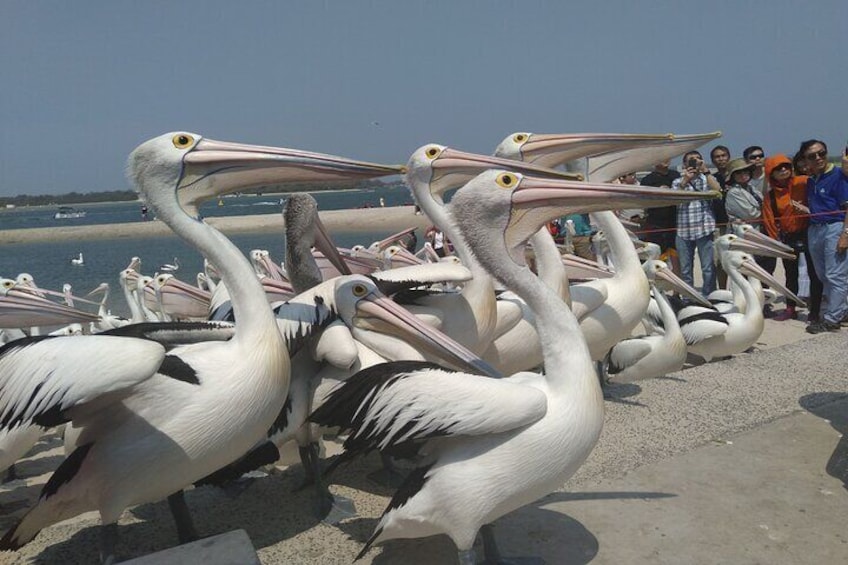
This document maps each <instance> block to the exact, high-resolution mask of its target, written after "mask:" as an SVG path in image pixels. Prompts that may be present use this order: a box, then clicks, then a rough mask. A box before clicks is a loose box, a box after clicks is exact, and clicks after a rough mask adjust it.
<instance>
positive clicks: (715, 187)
mask: <svg viewBox="0 0 848 565" xmlns="http://www.w3.org/2000/svg"><path fill="white" fill-rule="evenodd" d="M704 176H706V177H707V188H709V189H710V190H712V191H713V192H721V185H720V184H719V183H718V179H717V178H715V177H714V176H713V175H712V174H706V173H705V175H704Z"/></svg>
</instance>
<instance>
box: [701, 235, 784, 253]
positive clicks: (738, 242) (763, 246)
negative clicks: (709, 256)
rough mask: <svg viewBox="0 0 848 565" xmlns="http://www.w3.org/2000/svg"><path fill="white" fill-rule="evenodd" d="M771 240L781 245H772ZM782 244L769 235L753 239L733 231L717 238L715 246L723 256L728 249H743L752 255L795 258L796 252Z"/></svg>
mask: <svg viewBox="0 0 848 565" xmlns="http://www.w3.org/2000/svg"><path fill="white" fill-rule="evenodd" d="M757 233H759V232H757ZM770 242H774V243H777V244H779V245H780V246H781V247H778V246H777V245H772V244H771V243H770ZM782 246H783V244H782V243H780V242H779V241H776V240H773V239H771V238H770V237H767V236H766V239H752V238H744V237H740V236H738V235H736V234H732V233H727V234H724V235H722V236H720V237H718V238H716V241H715V247H716V249H717V250H718V253H719V257H723V256H724V254H725V253H726V252H727V251H743V252H745V253H750V254H751V255H763V256H766V257H778V258H781V259H794V258H795V254H794V253H790V252H788V251H786V250H784V249H783V248H782ZM790 249H791V248H790Z"/></svg>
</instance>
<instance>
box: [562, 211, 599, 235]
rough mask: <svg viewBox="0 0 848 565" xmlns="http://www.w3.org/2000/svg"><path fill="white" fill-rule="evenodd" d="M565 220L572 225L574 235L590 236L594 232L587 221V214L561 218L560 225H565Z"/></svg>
mask: <svg viewBox="0 0 848 565" xmlns="http://www.w3.org/2000/svg"><path fill="white" fill-rule="evenodd" d="M567 220H571V221H572V222H573V223H574V235H592V232H594V231H595V230H593V229H592V224H591V223H590V221H589V214H569V215H568V216H564V217H563V218H562V223H563V224H565V222H566V221H567Z"/></svg>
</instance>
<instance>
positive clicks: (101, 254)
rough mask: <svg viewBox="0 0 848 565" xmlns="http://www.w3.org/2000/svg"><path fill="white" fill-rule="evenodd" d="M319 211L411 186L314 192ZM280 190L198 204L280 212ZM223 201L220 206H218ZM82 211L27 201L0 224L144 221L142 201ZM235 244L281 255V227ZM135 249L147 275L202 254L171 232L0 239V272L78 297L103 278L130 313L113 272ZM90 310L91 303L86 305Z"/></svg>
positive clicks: (349, 237) (367, 236)
mask: <svg viewBox="0 0 848 565" xmlns="http://www.w3.org/2000/svg"><path fill="white" fill-rule="evenodd" d="M313 195H314V196H315V199H316V200H317V201H318V208H319V209H320V210H342V209H355V208H361V207H364V206H373V207H376V206H379V205H380V201H381V199H382V201H383V203H384V204H385V205H386V206H401V205H405V204H411V203H412V197H411V196H410V194H409V191H408V190H407V189H406V188H405V187H404V186H402V185H394V186H384V187H380V188H377V189H373V190H370V189H369V190H358V191H337V192H316V193H313ZM284 200H285V195H284V194H274V195H270V194H264V195H260V196H255V195H250V196H247V195H242V196H238V197H230V198H223V199H221V200H220V201H211V202H207V203H205V204H204V205H203V206H202V207H201V209H200V211H201V214H202V215H203V216H204V217H212V216H248V215H254V214H272V213H281V210H282V203H283V202H284ZM219 202H220V205H219ZM74 208H76V209H77V210H84V211H85V212H86V215H85V217H84V218H76V219H64V220H56V219H54V218H53V214H54V213H55V212H56V210H58V206H56V207H55V208H54V207H49V206H42V207H27V208H14V209H6V210H0V230H12V229H23V228H36V227H42V228H43V227H50V226H58V225H62V226H65V225H94V224H120V223H126V222H140V221H143V220H142V217H141V204H140V203H139V202H114V203H97V204H87V205H75V206H74ZM388 235H390V234H388V233H384V232H373V233H356V234H334V240H335V242H336V245H338V246H340V247H351V246H353V245H355V244H358V243H361V244H365V245H368V244H370V243H371V242H372V241H376V240H379V239H382V238H384V237H386V236H388ZM230 239H231V240H232V242H233V243H235V244H236V246H238V248H239V249H241V250H242V252H243V253H245V254H248V253H249V252H250V250H251V249H267V250H268V251H269V252H270V253H271V257H272V258H273V259H274V260H275V261H277V262H282V261H283V259H284V257H285V253H284V250H285V241H284V237H283V234H282V233H279V234H241V235H233V236H231V237H230ZM79 253H82V254H83V258H84V259H85V264H84V265H83V266H76V265H74V264H72V263H71V259H72V258H74V257H77V256H78V254H79ZM133 256H137V257H140V258H141V272H142V274H146V275H152V274H153V273H154V272H156V271H157V268H158V266H159V265H163V264H165V263H173V262H174V258H175V257H177V258H178V259H179V263H180V269H179V271H177V272H176V273H175V275H176V276H177V278H179V279H180V280H183V281H185V282H189V283H194V282H195V280H196V275H197V273H198V272H200V271H201V270H202V268H203V257H201V256H200V254H199V253H197V252H196V251H195V250H194V249H191V248H189V247H188V246H187V245H185V244H184V243H183V242H182V241H181V240H180V239H179V238H177V237H176V236H171V237H145V238H137V239H127V238H121V239H113V240H110V239H102V240H93V241H67V240H61V241H51V242H45V243H32V244H29V243H28V244H10V245H3V244H0V277H6V278H15V277H16V276H17V275H18V274H19V273H29V274H31V275H32V276H33V278H34V279H35V282H36V284H38V285H39V286H41V287H42V288H46V289H50V290H56V291H61V289H62V285H64V284H66V283H67V284H70V285H71V286H72V288H73V292H74V294H75V295H77V296H83V295H85V294H86V293H88V292H89V291H90V290H92V289H94V288H95V287H97V286H98V285H99V284H100V283H102V282H108V283H109V286H110V288H111V294H110V297H109V300H108V302H107V305H108V307H109V309H110V310H111V311H112V313H113V314H117V315H120V316H127V315H129V308H128V307H127V305H126V303H125V301H124V298H123V295H122V294H121V290H120V285H119V283H118V273H119V272H120V271H121V270H123V269H124V268H126V266H127V264H128V263H129V261H130V259H131V258H132V257H133ZM85 309H88V308H85Z"/></svg>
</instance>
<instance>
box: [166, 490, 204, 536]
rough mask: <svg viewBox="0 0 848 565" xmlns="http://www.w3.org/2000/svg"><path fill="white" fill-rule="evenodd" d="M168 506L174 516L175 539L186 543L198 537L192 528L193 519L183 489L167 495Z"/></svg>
mask: <svg viewBox="0 0 848 565" xmlns="http://www.w3.org/2000/svg"><path fill="white" fill-rule="evenodd" d="M168 507H169V508H170V509H171V514H172V515H173V516H174V522H175V523H176V525H177V539H179V540H180V543H181V544H183V543H188V542H190V541H195V540H197V539H198V537H199V536H198V535H197V530H195V529H194V521H193V520H192V519H191V512H189V510H188V505H187V504H186V501H185V496H184V495H183V491H178V492H175V493H174V494H172V495H171V496H169V497H168Z"/></svg>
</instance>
